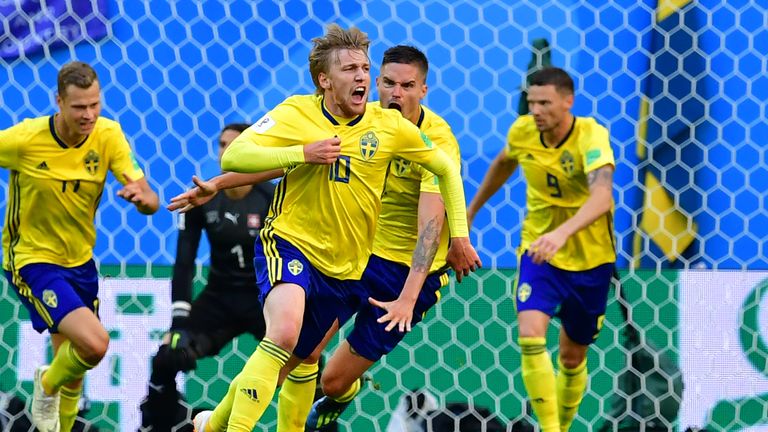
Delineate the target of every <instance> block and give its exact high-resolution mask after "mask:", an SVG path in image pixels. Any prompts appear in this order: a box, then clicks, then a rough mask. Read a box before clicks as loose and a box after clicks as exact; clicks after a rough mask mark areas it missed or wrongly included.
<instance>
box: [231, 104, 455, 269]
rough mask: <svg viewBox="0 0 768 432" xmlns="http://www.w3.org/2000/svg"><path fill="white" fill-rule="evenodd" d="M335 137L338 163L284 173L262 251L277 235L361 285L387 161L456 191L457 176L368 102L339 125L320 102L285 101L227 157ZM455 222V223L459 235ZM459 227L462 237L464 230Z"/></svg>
mask: <svg viewBox="0 0 768 432" xmlns="http://www.w3.org/2000/svg"><path fill="white" fill-rule="evenodd" d="M333 136H338V137H339V138H340V139H341V155H340V156H339V158H338V160H337V161H336V162H335V163H334V164H331V165H316V164H303V163H297V164H295V165H294V166H292V167H289V168H288V169H287V170H286V174H285V176H284V177H283V178H282V180H281V181H280V183H279V184H278V186H277V188H276V190H275V198H274V201H273V203H272V206H271V208H270V213H269V216H268V217H267V219H266V220H265V225H264V228H263V229H262V231H261V234H260V235H261V238H262V240H263V241H264V242H265V249H266V250H267V251H269V248H270V245H271V244H272V243H271V239H272V238H273V237H272V236H273V235H275V234H276V235H278V236H280V237H282V238H284V239H286V240H288V241H289V242H291V244H293V245H294V246H296V247H297V248H298V249H299V250H300V251H301V252H302V253H304V255H305V256H306V257H307V259H309V261H310V262H311V263H312V265H313V266H315V268H317V270H319V271H320V272H322V273H323V274H325V275H327V276H330V277H334V278H337V279H360V277H361V276H362V273H363V270H364V269H365V266H366V264H367V262H368V257H369V256H370V254H371V250H372V246H373V238H374V234H375V229H376V220H377V218H378V215H379V212H380V208H381V195H382V192H383V189H384V181H385V178H386V176H387V170H388V167H389V162H390V161H391V160H393V159H394V158H396V157H398V156H399V157H402V158H404V159H406V160H409V161H412V162H416V163H419V164H422V165H425V166H427V167H430V168H431V169H433V170H436V171H437V172H442V173H450V175H452V176H453V177H454V180H455V181H454V183H458V185H459V186H460V183H461V182H460V181H458V179H459V178H460V171H459V167H458V166H454V165H453V163H452V162H451V161H450V159H449V158H448V157H447V156H446V155H445V154H444V153H443V152H442V151H440V150H439V149H437V148H436V147H434V146H433V145H432V143H431V141H430V140H429V139H428V138H427V137H426V136H425V135H424V134H422V133H421V132H420V131H419V129H418V128H417V127H416V126H415V125H413V124H412V123H411V122H409V121H408V120H406V119H404V118H403V116H402V115H401V114H400V112H398V111H396V110H388V109H384V108H382V107H381V106H380V105H379V104H378V103H368V104H367V107H366V111H365V113H364V114H363V115H360V116H358V117H355V118H354V119H339V118H336V117H334V116H333V115H332V114H331V113H330V112H329V111H328V110H327V109H326V108H325V106H324V104H323V98H322V96H318V95H302V96H292V97H289V98H288V99H286V100H285V101H283V102H282V103H281V104H279V105H278V106H277V107H275V108H274V109H273V110H272V111H270V112H269V113H268V114H267V115H265V116H264V117H262V118H261V119H260V120H259V121H258V122H256V123H255V124H254V125H252V126H251V127H250V128H249V129H247V130H246V131H245V132H243V133H242V134H241V135H240V136H239V137H238V138H236V139H235V141H234V142H233V143H232V145H231V146H230V148H228V149H227V150H228V152H229V151H230V150H233V152H232V153H230V156H232V155H236V154H237V155H239V154H240V153H239V152H240V151H241V149H242V148H243V146H244V145H245V144H250V145H253V144H256V145H258V146H260V147H294V146H297V145H298V146H303V145H306V144H311V143H313V142H316V141H320V140H324V139H328V138H331V137H333ZM299 150H300V148H299ZM243 154H247V152H245V151H244V152H243ZM226 156H227V155H226V154H225V157H224V159H223V160H225V161H226V159H227V157H226ZM231 159H237V158H235V157H232V158H231ZM302 160H303V159H302ZM230 163H232V162H228V164H230ZM230 166H231V167H232V168H235V169H239V170H241V171H244V172H245V171H247V170H258V169H257V168H261V167H263V164H260V163H259V162H258V161H254V162H251V163H249V162H248V161H242V162H240V163H237V162H234V163H232V165H230ZM446 175H448V174H446ZM454 192H455V191H454ZM458 192H459V194H458V195H460V196H458V197H457V199H454V201H456V202H457V203H458V201H459V200H461V201H463V191H461V190H459V191H458ZM462 204H463V203H462ZM455 213H456V214H458V213H460V210H459V211H456V212H455ZM460 222H461V221H455V223H457V224H458V226H459V227H460V228H461V223H460ZM463 228H464V230H465V231H466V223H465V224H464V226H463ZM459 235H461V234H459ZM464 235H466V232H465V233H464Z"/></svg>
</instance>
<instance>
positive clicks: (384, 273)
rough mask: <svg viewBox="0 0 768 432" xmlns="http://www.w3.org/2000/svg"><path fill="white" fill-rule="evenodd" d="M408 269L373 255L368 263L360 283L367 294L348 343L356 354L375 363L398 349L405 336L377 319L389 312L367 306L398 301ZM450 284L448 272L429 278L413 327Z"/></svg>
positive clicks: (414, 310)
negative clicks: (373, 302)
mask: <svg viewBox="0 0 768 432" xmlns="http://www.w3.org/2000/svg"><path fill="white" fill-rule="evenodd" d="M409 270H410V268H409V267H408V266H405V265H402V264H400V263H397V262H394V261H389V260H386V259H384V258H381V257H378V256H376V255H371V258H370V259H369V260H368V266H367V267H366V268H365V272H364V273H363V278H362V280H361V281H360V282H362V284H363V287H364V288H365V292H362V293H361V298H360V300H359V302H358V303H359V305H360V307H359V309H358V310H357V317H356V318H355V325H354V327H353V328H352V331H351V333H350V334H349V336H348V337H347V341H348V342H349V345H350V346H351V347H352V348H353V349H354V350H355V352H356V353H358V354H360V355H361V356H363V357H365V358H366V359H368V360H370V361H372V362H376V361H378V360H379V359H380V358H381V357H382V356H384V355H386V354H389V353H390V352H391V351H392V350H393V349H395V347H396V346H397V344H398V343H400V341H401V340H402V339H403V338H404V337H405V335H406V333H405V332H401V331H399V330H398V329H397V328H394V329H392V330H390V331H386V330H384V329H385V327H386V326H387V325H388V324H389V323H378V322H377V321H376V320H378V319H379V318H381V317H382V316H384V314H386V311H385V310H384V309H381V308H378V307H376V306H373V305H372V304H370V303H368V297H373V298H374V299H376V300H379V301H393V300H396V299H397V297H398V296H399V295H400V292H401V291H402V289H403V285H405V280H406V278H407V277H408V272H409ZM448 282H449V280H448V274H447V273H446V272H436V273H433V274H431V275H429V276H427V280H426V281H425V282H424V286H423V287H422V289H421V292H420V293H419V297H418V299H416V304H415V305H414V307H413V320H412V321H411V325H412V326H413V325H416V324H417V323H419V322H420V321H421V320H422V319H423V318H424V314H426V312H427V311H428V310H429V308H431V307H432V306H434V305H435V303H437V301H438V300H439V298H440V288H442V287H443V286H446V285H448Z"/></svg>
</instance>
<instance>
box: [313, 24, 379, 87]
mask: <svg viewBox="0 0 768 432" xmlns="http://www.w3.org/2000/svg"><path fill="white" fill-rule="evenodd" d="M312 43H313V44H314V45H313V46H312V50H311V51H310V52H309V74H310V75H311V76H312V82H313V83H315V93H317V94H322V93H323V88H322V87H320V80H319V78H318V76H319V75H320V73H321V72H322V73H328V71H329V70H331V61H332V58H331V56H332V55H333V54H334V53H336V52H337V51H339V50H342V49H348V50H360V51H362V52H364V53H365V55H366V56H368V46H369V45H370V44H371V41H370V40H369V39H368V35H367V34H366V33H364V32H362V31H361V30H360V29H359V28H357V27H350V28H349V30H344V29H343V28H341V26H339V25H338V24H330V25H329V26H328V28H327V29H326V31H325V34H324V35H323V36H320V37H316V38H314V39H312ZM337 61H338V57H337Z"/></svg>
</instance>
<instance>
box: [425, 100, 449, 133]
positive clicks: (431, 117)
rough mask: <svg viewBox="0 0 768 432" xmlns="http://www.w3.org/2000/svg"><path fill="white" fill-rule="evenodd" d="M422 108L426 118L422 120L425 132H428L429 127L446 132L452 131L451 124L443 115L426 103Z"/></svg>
mask: <svg viewBox="0 0 768 432" xmlns="http://www.w3.org/2000/svg"><path fill="white" fill-rule="evenodd" d="M421 109H422V112H423V113H424V120H422V122H421V125H422V128H421V130H423V131H424V132H425V133H427V130H428V129H436V130H440V131H446V132H450V131H451V125H449V124H448V122H447V121H446V120H445V119H444V118H443V117H442V116H440V115H439V114H437V113H436V112H434V111H432V110H431V109H429V108H427V107H425V106H424V105H422V106H421ZM427 135H429V133H427Z"/></svg>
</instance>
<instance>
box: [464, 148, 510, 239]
mask: <svg viewBox="0 0 768 432" xmlns="http://www.w3.org/2000/svg"><path fill="white" fill-rule="evenodd" d="M516 168H517V161H516V160H514V159H509V158H508V157H507V153H506V151H504V150H502V151H501V152H499V154H498V155H497V156H496V158H495V159H494V160H493V162H491V166H490V167H488V172H487V173H485V177H483V181H482V183H480V187H478V188H477V193H476V194H475V196H474V197H473V198H472V202H470V203H469V207H468V208H467V224H468V225H469V226H470V227H471V226H472V222H473V221H474V220H475V216H476V215H477V212H478V211H480V209H481V208H483V206H484V205H485V203H486V202H488V200H489V199H491V197H492V196H493V195H494V194H495V193H496V192H498V190H499V189H500V188H501V186H502V185H504V183H505V182H506V181H507V179H509V177H510V176H511V175H512V173H514V172H515V169H516Z"/></svg>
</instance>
